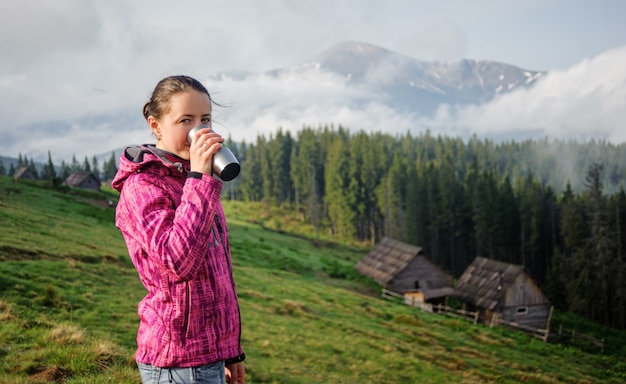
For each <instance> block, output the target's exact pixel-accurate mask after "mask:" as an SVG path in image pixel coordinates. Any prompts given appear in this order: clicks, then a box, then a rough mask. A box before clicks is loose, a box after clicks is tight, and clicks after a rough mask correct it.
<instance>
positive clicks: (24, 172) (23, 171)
mask: <svg viewBox="0 0 626 384" xmlns="http://www.w3.org/2000/svg"><path fill="white" fill-rule="evenodd" d="M13 178H14V179H15V180H19V179H24V180H35V179H37V177H36V176H35V174H34V173H33V172H31V170H30V169H29V168H28V167H19V168H18V169H17V171H15V173H14V174H13Z"/></svg>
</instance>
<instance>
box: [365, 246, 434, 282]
mask: <svg viewBox="0 0 626 384" xmlns="http://www.w3.org/2000/svg"><path fill="white" fill-rule="evenodd" d="M422 253H423V252H422V248H420V247H416V246H414V245H410V244H406V243H403V242H401V241H398V240H394V239H391V238H388V237H385V238H383V239H382V240H381V241H380V242H379V243H378V244H377V245H376V247H374V249H372V251H371V252H370V253H368V255H367V256H366V257H364V258H363V259H362V260H361V261H359V263H358V264H357V265H356V266H355V268H356V270H357V271H358V272H359V273H360V274H362V275H364V276H367V277H369V278H372V279H374V280H375V281H377V282H378V283H380V284H382V285H386V284H387V283H389V282H390V281H391V280H392V279H393V278H394V277H395V276H396V275H397V274H398V273H399V272H400V271H402V270H403V269H404V268H406V266H407V265H408V264H409V263H410V262H411V261H412V260H413V259H414V258H415V257H416V256H417V255H419V254H422Z"/></svg>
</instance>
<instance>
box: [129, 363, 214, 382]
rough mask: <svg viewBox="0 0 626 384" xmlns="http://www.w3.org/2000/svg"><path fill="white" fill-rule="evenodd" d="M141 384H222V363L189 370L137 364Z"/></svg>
mask: <svg viewBox="0 0 626 384" xmlns="http://www.w3.org/2000/svg"><path fill="white" fill-rule="evenodd" d="M137 366H138V367H139V374H140V375H141V382H142V383H143V384H170V383H172V384H174V383H175V384H224V383H225V382H226V377H225V375H224V362H223V361H220V362H218V363H215V364H210V365H203V366H201V367H190V368H159V367H154V366H152V365H149V364H143V363H140V362H137Z"/></svg>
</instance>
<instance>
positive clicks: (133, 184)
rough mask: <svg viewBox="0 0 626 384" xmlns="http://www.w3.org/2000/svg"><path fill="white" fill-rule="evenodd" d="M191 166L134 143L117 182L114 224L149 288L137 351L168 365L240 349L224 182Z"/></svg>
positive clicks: (201, 361)
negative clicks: (194, 172) (193, 170)
mask: <svg viewBox="0 0 626 384" xmlns="http://www.w3.org/2000/svg"><path fill="white" fill-rule="evenodd" d="M188 167H189V162H188V161H186V160H183V159H181V158H178V157H177V156H175V155H172V154H169V153H167V152H164V151H161V150H159V149H157V148H156V147H154V146H147V145H144V146H141V147H129V148H126V150H125V151H124V153H123V154H122V156H121V157H120V162H119V167H118V172H117V174H116V176H115V178H114V180H113V183H112V185H113V187H114V188H115V189H116V190H118V191H120V200H119V203H118V205H117V208H116V220H115V224H116V226H117V227H118V228H119V230H120V231H121V233H122V235H123V236H124V240H125V241H126V245H127V247H128V251H129V254H130V257H131V259H132V262H133V264H134V265H135V268H136V269H137V272H138V274H139V277H140V279H141V282H142V283H143V285H144V287H145V288H146V290H147V291H148V294H147V295H146V296H145V298H144V299H143V300H141V302H140V303H139V306H138V314H139V320H140V324H139V330H138V333H137V352H136V354H135V359H136V360H137V361H138V362H141V363H144V364H151V365H154V366H157V367H163V368H165V367H195V366H201V365H207V364H210V363H214V362H217V361H221V360H226V359H230V358H233V357H236V356H239V355H240V354H241V353H242V349H241V346H240V339H241V321H240V314H239V306H238V300H237V292H236V289H235V283H234V279H233V275H232V260H231V256H230V247H229V243H228V230H227V227H226V220H225V217H224V211H223V209H222V205H221V202H220V194H221V190H222V182H221V181H220V180H218V179H216V178H214V177H211V176H210V175H201V177H197V178H196V177H187V169H188Z"/></svg>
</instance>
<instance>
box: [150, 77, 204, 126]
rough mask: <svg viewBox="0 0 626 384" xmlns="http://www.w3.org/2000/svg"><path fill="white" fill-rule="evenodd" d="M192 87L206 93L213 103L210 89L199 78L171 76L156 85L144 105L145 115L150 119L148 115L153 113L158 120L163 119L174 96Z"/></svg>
mask: <svg viewBox="0 0 626 384" xmlns="http://www.w3.org/2000/svg"><path fill="white" fill-rule="evenodd" d="M192 89H193V90H195V91H198V92H201V93H204V94H206V95H207V96H209V100H210V101H211V103H213V100H212V99H211V95H210V94H209V91H207V90H206V88H205V87H204V85H202V83H200V82H199V81H198V80H196V79H194V78H191V77H189V76H169V77H166V78H164V79H163V80H161V81H159V82H158V83H157V85H156V87H154V91H152V96H150V100H149V101H148V102H147V103H146V104H145V105H144V106H143V117H144V118H145V119H146V120H148V116H151V115H152V116H153V117H154V118H155V119H157V120H159V119H161V117H162V116H163V114H165V113H167V112H168V110H169V108H170V100H171V99H172V96H174V95H176V94H178V93H181V92H186V91H189V90H192Z"/></svg>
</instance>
